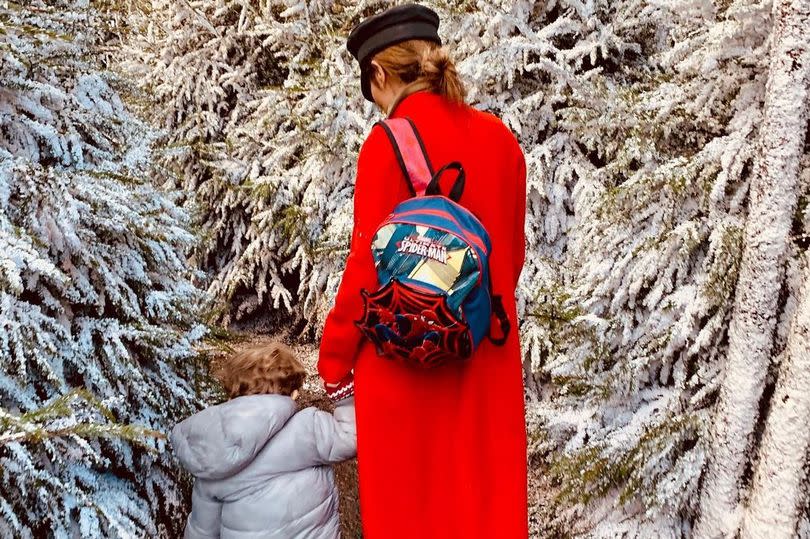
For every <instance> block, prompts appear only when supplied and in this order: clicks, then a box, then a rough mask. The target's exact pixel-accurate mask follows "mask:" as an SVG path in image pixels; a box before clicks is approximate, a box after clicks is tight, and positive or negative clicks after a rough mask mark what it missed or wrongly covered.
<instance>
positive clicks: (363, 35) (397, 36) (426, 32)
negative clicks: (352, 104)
mask: <svg viewBox="0 0 810 539" xmlns="http://www.w3.org/2000/svg"><path fill="white" fill-rule="evenodd" d="M409 39H424V40H427V41H434V42H436V43H438V44H439V45H441V44H442V40H441V38H439V16H438V15H437V14H436V12H435V11H433V10H432V9H430V8H427V7H425V6H420V5H418V4H405V5H402V6H396V7H392V8H390V9H386V10H385V11H383V12H382V13H378V14H377V15H374V16H372V17H369V18H367V19H365V20H364V21H362V22H361V23H360V24H358V25H357V26H355V27H354V29H353V30H352V31H351V33H350V34H349V39H348V40H347V41H346V48H347V49H349V52H350V53H351V54H352V56H354V57H355V58H356V59H357V61H358V62H359V63H360V68H361V70H363V74H362V75H361V83H362V89H363V96H364V97H365V98H366V99H368V100H369V101H372V100H373V99H372V97H371V88H370V86H369V81H368V80H367V79H368V77H367V76H366V73H365V70H366V69H367V65H366V63H367V60H370V59H371V58H372V57H373V56H374V55H375V54H376V53H378V52H380V51H381V50H383V49H385V48H386V47H390V46H391V45H396V44H397V43H401V42H402V41H407V40H409Z"/></svg>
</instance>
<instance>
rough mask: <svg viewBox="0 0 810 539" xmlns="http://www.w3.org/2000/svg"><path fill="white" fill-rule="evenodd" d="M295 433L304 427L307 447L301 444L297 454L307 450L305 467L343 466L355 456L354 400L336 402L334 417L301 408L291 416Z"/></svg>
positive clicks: (319, 411) (321, 411) (318, 411)
mask: <svg viewBox="0 0 810 539" xmlns="http://www.w3.org/2000/svg"><path fill="white" fill-rule="evenodd" d="M295 420H296V422H297V425H296V429H298V428H300V427H301V426H304V425H305V426H307V427H308V430H309V433H310V436H309V437H308V438H309V442H310V443H309V444H304V443H302V444H301V445H300V447H299V450H300V451H301V453H302V454H303V453H304V452H305V451H304V448H305V447H308V448H309V449H310V452H309V453H310V454H309V455H308V456H307V458H308V459H310V462H308V463H306V465H307V466H319V465H324V464H335V463H338V462H343V461H344V460H348V459H350V458H354V457H355V455H357V427H356V422H355V416H354V398H353V397H352V398H348V399H344V400H342V401H340V402H339V403H338V405H337V406H335V412H334V414H330V413H328V412H324V411H323V410H317V409H315V408H305V409H304V410H301V411H300V412H298V413H297V414H296V415H295Z"/></svg>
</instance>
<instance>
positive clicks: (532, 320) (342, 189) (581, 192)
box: [147, 0, 807, 537]
mask: <svg viewBox="0 0 810 539" xmlns="http://www.w3.org/2000/svg"><path fill="white" fill-rule="evenodd" d="M153 3H154V5H156V6H158V7H159V8H160V9H159V10H158V11H156V12H155V13H158V12H160V13H164V14H167V15H161V16H156V17H155V21H156V22H155V25H154V28H155V29H157V28H159V21H163V20H164V19H165V20H168V21H169V24H168V25H165V26H166V28H169V32H168V33H167V34H166V35H165V36H163V35H161V34H159V33H157V32H158V30H153V31H154V32H155V33H154V36H155V37H156V38H157V37H158V36H160V38H159V39H154V43H153V45H152V46H151V50H152V51H153V52H152V53H150V55H149V56H148V57H147V63H148V64H149V65H150V66H151V69H152V75H151V80H152V84H153V87H154V88H158V89H159V92H160V95H161V103H162V109H161V110H162V111H163V112H162V114H163V117H164V118H167V119H169V120H168V121H167V123H166V125H167V126H169V127H173V126H175V125H177V126H182V127H181V134H180V135H179V136H176V137H175V138H174V140H175V142H176V144H177V145H178V147H184V148H187V149H189V151H192V152H193V151H198V150H199V149H200V148H204V150H205V152H206V153H205V155H204V156H205V159H204V160H203V161H202V163H203V164H202V165H197V164H196V159H197V157H195V156H194V154H193V153H182V152H178V155H179V156H180V157H179V158H178V160H177V161H176V163H175V164H179V165H180V166H179V167H178V170H180V171H181V172H183V171H185V173H186V180H185V181H186V185H188V186H191V187H190V188H189V189H191V188H195V189H198V190H199V192H201V193H203V195H202V199H203V200H202V201H201V202H202V205H201V206H202V211H201V212H200V214H199V215H200V220H199V222H200V223H209V225H203V226H204V227H205V228H207V229H209V230H211V231H213V233H214V235H213V236H212V237H211V238H210V239H209V243H208V244H207V245H206V247H205V248H204V249H206V250H207V251H206V252H208V253H210V254H213V253H215V254H216V255H217V256H218V257H219V258H217V259H216V260H217V262H216V264H212V263H211V260H214V258H208V259H201V265H202V267H203V268H206V269H208V270H209V271H211V272H212V277H213V279H214V281H213V285H212V286H211V289H210V290H211V291H212V292H214V293H216V294H217V295H218V296H219V297H220V299H221V300H223V302H228V301H230V305H229V306H228V307H227V309H228V312H229V313H230V318H231V319H236V318H239V317H242V316H247V315H249V314H251V313H256V312H261V309H264V308H279V307H282V306H283V307H285V308H290V307H291V308H292V309H293V312H294V313H295V315H296V316H303V319H304V320H307V321H308V323H309V324H310V325H311V327H314V328H316V329H317V328H319V327H320V323H321V321H322V318H323V316H324V314H325V313H326V312H327V310H328V308H329V307H330V305H331V301H332V297H333V294H334V292H335V290H336V289H337V284H338V282H339V280H340V270H341V267H342V263H343V259H344V256H345V253H346V248H347V247H348V238H349V231H350V228H351V204H350V201H351V196H352V183H353V174H354V163H355V159H356V154H357V151H358V149H359V147H360V144H361V143H362V140H363V139H364V138H365V135H366V134H367V132H368V129H369V128H370V126H371V123H372V122H373V120H375V119H377V118H379V117H380V115H379V113H378V112H377V111H375V109H374V106H373V105H371V104H368V103H365V102H364V101H363V99H362V96H361V95H360V92H359V88H358V85H359V83H358V78H357V75H358V73H357V67H356V66H355V65H354V63H353V61H352V59H351V57H350V56H349V54H348V52H347V51H346V50H345V38H346V35H347V34H348V31H349V30H350V28H351V27H352V26H353V25H354V24H355V23H357V22H358V21H360V20H361V19H362V18H363V17H364V16H366V15H369V14H371V13H374V12H377V11H379V10H380V9H382V8H384V7H388V6H390V5H393V4H395V3H399V2H385V1H375V0H370V1H359V0H265V1H262V2H247V1H241V2H237V1H236V0H198V1H194V2H183V3H182V4H180V3H173V4H166V3H161V2H158V1H157V0H155V1H154V2H153ZM424 3H425V4H426V5H429V6H431V7H433V8H435V9H437V11H439V13H440V15H441V17H442V26H441V28H440V34H441V35H442V37H443V38H444V40H445V42H446V43H447V44H448V46H449V47H450V49H451V51H452V52H453V54H454V56H455V57H456V59H457V60H458V62H459V67H460V71H461V73H462V75H463V76H464V77H465V78H466V80H467V81H468V83H469V85H470V90H471V92H470V98H471V102H472V104H473V105H474V106H477V107H479V108H482V109H486V110H489V111H492V112H494V113H495V114H497V115H499V116H500V117H501V118H503V119H504V121H505V122H506V123H507V124H508V125H509V127H511V128H512V129H513V130H514V131H515V133H516V134H517V135H518V137H519V139H520V141H521V143H522V145H523V147H524V150H525V152H526V155H527V162H528V169H529V192H528V196H529V200H528V213H529V215H528V222H527V241H528V249H529V257H528V260H527V266H526V268H525V269H524V273H523V278H522V281H521V285H520V291H519V292H520V293H519V301H520V306H521V312H522V313H523V315H524V316H523V322H522V327H521V330H522V331H521V333H522V338H523V344H524V349H525V350H526V353H527V355H526V367H527V371H530V373H531V374H532V376H530V377H529V378H530V382H531V383H530V386H531V388H530V389H531V391H530V393H531V397H532V398H531V403H530V410H529V413H530V421H531V423H532V424H533V425H535V426H536V431H535V432H534V433H533V436H532V440H533V448H534V449H535V451H536V455H535V456H536V457H543V458H545V459H546V460H547V461H549V462H550V463H551V464H552V466H551V470H550V471H551V472H552V475H553V478H554V480H555V481H556V484H557V486H558V489H559V497H558V507H556V508H553V509H551V510H547V511H544V512H543V513H538V514H539V515H541V516H540V517H539V518H541V519H542V518H552V515H553V514H554V513H555V511H556V509H558V508H559V509H566V508H570V509H573V510H574V511H573V514H572V513H571V512H561V514H563V515H565V516H566V517H568V516H573V517H574V518H579V520H580V527H581V528H582V529H583V530H585V529H587V530H589V533H590V534H591V535H592V536H594V537H615V536H617V535H621V534H624V535H625V536H627V537H682V536H687V535H689V533H690V532H691V524H692V522H693V520H694V519H695V517H696V515H697V510H698V504H697V500H698V498H699V496H698V494H699V493H698V485H699V480H700V477H701V473H702V471H703V469H704V463H705V460H706V456H707V444H706V434H707V429H706V428H707V425H708V423H709V421H710V419H711V414H712V411H713V408H712V407H713V404H714V402H715V399H716V395H717V390H718V387H719V384H720V382H721V376H720V373H721V370H722V368H723V365H724V358H725V354H726V350H727V332H728V324H729V320H730V316H731V309H732V305H733V300H734V290H735V285H736V281H737V274H738V268H739V265H740V258H741V254H742V241H743V229H744V227H745V222H746V218H747V203H748V182H749V180H750V178H751V171H752V170H753V169H752V167H753V163H754V156H755V153H756V152H755V144H756V141H757V138H758V136H759V128H760V125H761V123H762V102H763V100H764V95H765V84H766V81H767V77H768V64H769V53H770V49H769V46H768V44H769V41H768V37H769V33H770V29H771V16H770V14H771V4H770V2H769V1H767V0H766V1H763V2H756V1H753V0H736V1H734V0H725V1H718V2H711V1H709V0H676V1H673V2H669V1H667V2H664V1H659V0H621V1H618V2H608V1H606V0H550V1H548V2H531V1H528V0H496V1H491V2H473V1H469V0H435V1H426V2H424ZM164 38H165V39H164ZM253 39H255V40H257V41H251V40H253ZM257 42H258V43H260V46H259V45H256V43H257ZM246 44H247V46H249V47H250V48H249V50H244V49H239V47H245V46H246ZM256 51H261V54H260V55H255V56H252V55H253V54H254V53H256ZM260 57H261V59H262V62H261V63H260V62H259V58H260ZM156 60H157V61H156ZM209 64H210V65H209ZM262 70H264V71H262ZM259 72H263V73H265V75H263V76H259V75H256V74H257V73H259ZM268 73H269V74H272V75H268ZM188 77H191V78H188ZM258 80H262V81H263V82H257V81H258ZM231 81H234V83H233V87H231ZM229 89H230V90H229ZM229 91H231V92H233V93H232V94H231V93H228V92H229ZM220 95H230V96H231V97H229V98H228V99H226V100H224V101H217V99H219V98H218V97H217V96H220ZM233 95H238V96H239V97H238V98H234V97H233ZM213 104H216V105H217V106H219V107H220V108H218V109H216V110H215V113H212V112H211V111H212V110H214V109H213V108H212V107H213ZM186 118H191V120H189V122H187V123H186V122H185V119H186ZM212 125H214V126H216V130H215V131H216V136H214V135H210V134H206V135H205V136H197V135H196V134H194V132H193V131H192V134H191V135H189V134H187V132H186V129H187V128H188V129H190V127H189V126H197V127H195V128H199V129H203V127H204V128H206V129H208V128H209V126H212ZM200 126H202V127H200ZM212 129H213V128H212ZM200 132H202V131H200ZM209 136H210V138H205V137H209ZM200 141H203V142H204V144H203V145H197V143H198V142H200ZM200 151H201V150H200ZM198 166H202V167H204V168H205V169H206V171H201V169H199V170H198V169H197V168H195V167H198ZM205 182H212V183H211V184H210V185H211V187H210V188H209V187H203V184H204V183H205ZM804 192H805V193H806V189H805V191H804ZM197 198H198V199H199V198H200V196H199V195H198V197H197ZM801 200H804V201H805V202H804V204H805V206H801V204H802V202H801V201H800V207H806V195H803V198H802V199H801ZM802 223H803V224H800V225H797V226H798V227H799V228H801V227H806V226H807V220H806V218H805V219H804V221H802ZM207 256H212V255H207ZM785 301H786V302H787V303H788V304H790V301H791V299H790V298H789V297H788V298H786V299H785ZM780 305H782V303H780ZM284 316H287V315H284ZM226 319H227V317H226ZM787 324H788V318H787V317H785V316H782V317H781V318H780V322H779V325H778V327H777V332H778V334H779V335H782V337H781V339H782V342H781V344H779V343H777V348H780V347H783V346H784V335H786V327H787ZM802 488H806V487H804V486H803V487H802ZM586 508H587V511H586V510H585V509H586ZM546 524H548V523H546ZM569 529H570V528H569Z"/></svg>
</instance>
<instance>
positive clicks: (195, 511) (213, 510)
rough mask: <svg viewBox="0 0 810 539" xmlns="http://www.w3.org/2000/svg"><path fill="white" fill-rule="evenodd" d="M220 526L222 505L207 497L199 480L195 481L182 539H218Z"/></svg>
mask: <svg viewBox="0 0 810 539" xmlns="http://www.w3.org/2000/svg"><path fill="white" fill-rule="evenodd" d="M221 526H222V503H221V502H219V501H218V500H215V499H214V498H212V497H211V496H209V495H207V494H206V493H205V491H204V489H203V488H202V487H201V486H200V481H199V480H197V481H195V482H194V489H193V490H192V491H191V514H189V515H188V522H186V530H185V533H184V534H183V539H218V538H219V532H220V528H221Z"/></svg>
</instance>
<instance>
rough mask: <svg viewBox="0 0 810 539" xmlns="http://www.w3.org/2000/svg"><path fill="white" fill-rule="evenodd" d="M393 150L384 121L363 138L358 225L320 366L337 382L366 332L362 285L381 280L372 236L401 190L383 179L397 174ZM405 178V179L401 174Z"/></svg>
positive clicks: (329, 317)
mask: <svg viewBox="0 0 810 539" xmlns="http://www.w3.org/2000/svg"><path fill="white" fill-rule="evenodd" d="M398 171H399V168H398V166H397V163H396V158H395V156H394V150H393V148H392V147H391V143H390V141H389V140H388V138H387V136H386V134H385V132H384V131H383V129H382V128H381V127H375V128H373V129H372V130H371V134H370V135H369V136H368V138H367V139H366V141H365V143H363V147H362V148H361V149H360V155H359V157H358V160H357V179H356V181H355V187H354V227H353V230H352V238H351V248H350V250H349V256H348V258H347V259H346V268H345V270H344V271H343V278H342V280H341V282H340V286H339V288H338V293H337V296H336V298H335V305H334V307H333V308H332V310H331V311H330V312H329V314H328V315H327V317H326V322H325V324H324V329H323V337H322V339H321V345H320V351H319V357H318V372H319V373H320V375H321V377H322V378H323V379H324V380H325V381H326V382H328V383H337V382H340V381H341V380H343V379H344V377H346V375H347V374H348V373H349V371H351V369H352V368H353V366H354V361H355V358H356V356H357V352H358V348H359V346H360V342H361V339H362V338H363V334H362V333H360V330H359V329H357V327H356V326H355V325H354V322H355V320H359V319H360V317H361V316H362V314H363V299H362V296H361V295H360V290H361V289H367V290H369V291H373V290H375V289H376V288H377V287H378V286H379V283H378V281H377V272H376V270H375V268H374V259H373V257H372V256H371V240H372V237H373V236H374V232H375V230H376V229H377V226H378V225H379V224H380V223H381V222H382V220H383V219H385V217H386V216H387V215H388V214H389V213H391V211H392V210H393V208H394V205H395V204H396V198H395V197H394V196H393V193H396V192H398V190H397V189H392V186H391V185H386V184H385V183H383V182H382V181H381V179H384V178H391V177H397V176H392V173H393V174H398ZM403 181H404V180H403Z"/></svg>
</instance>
